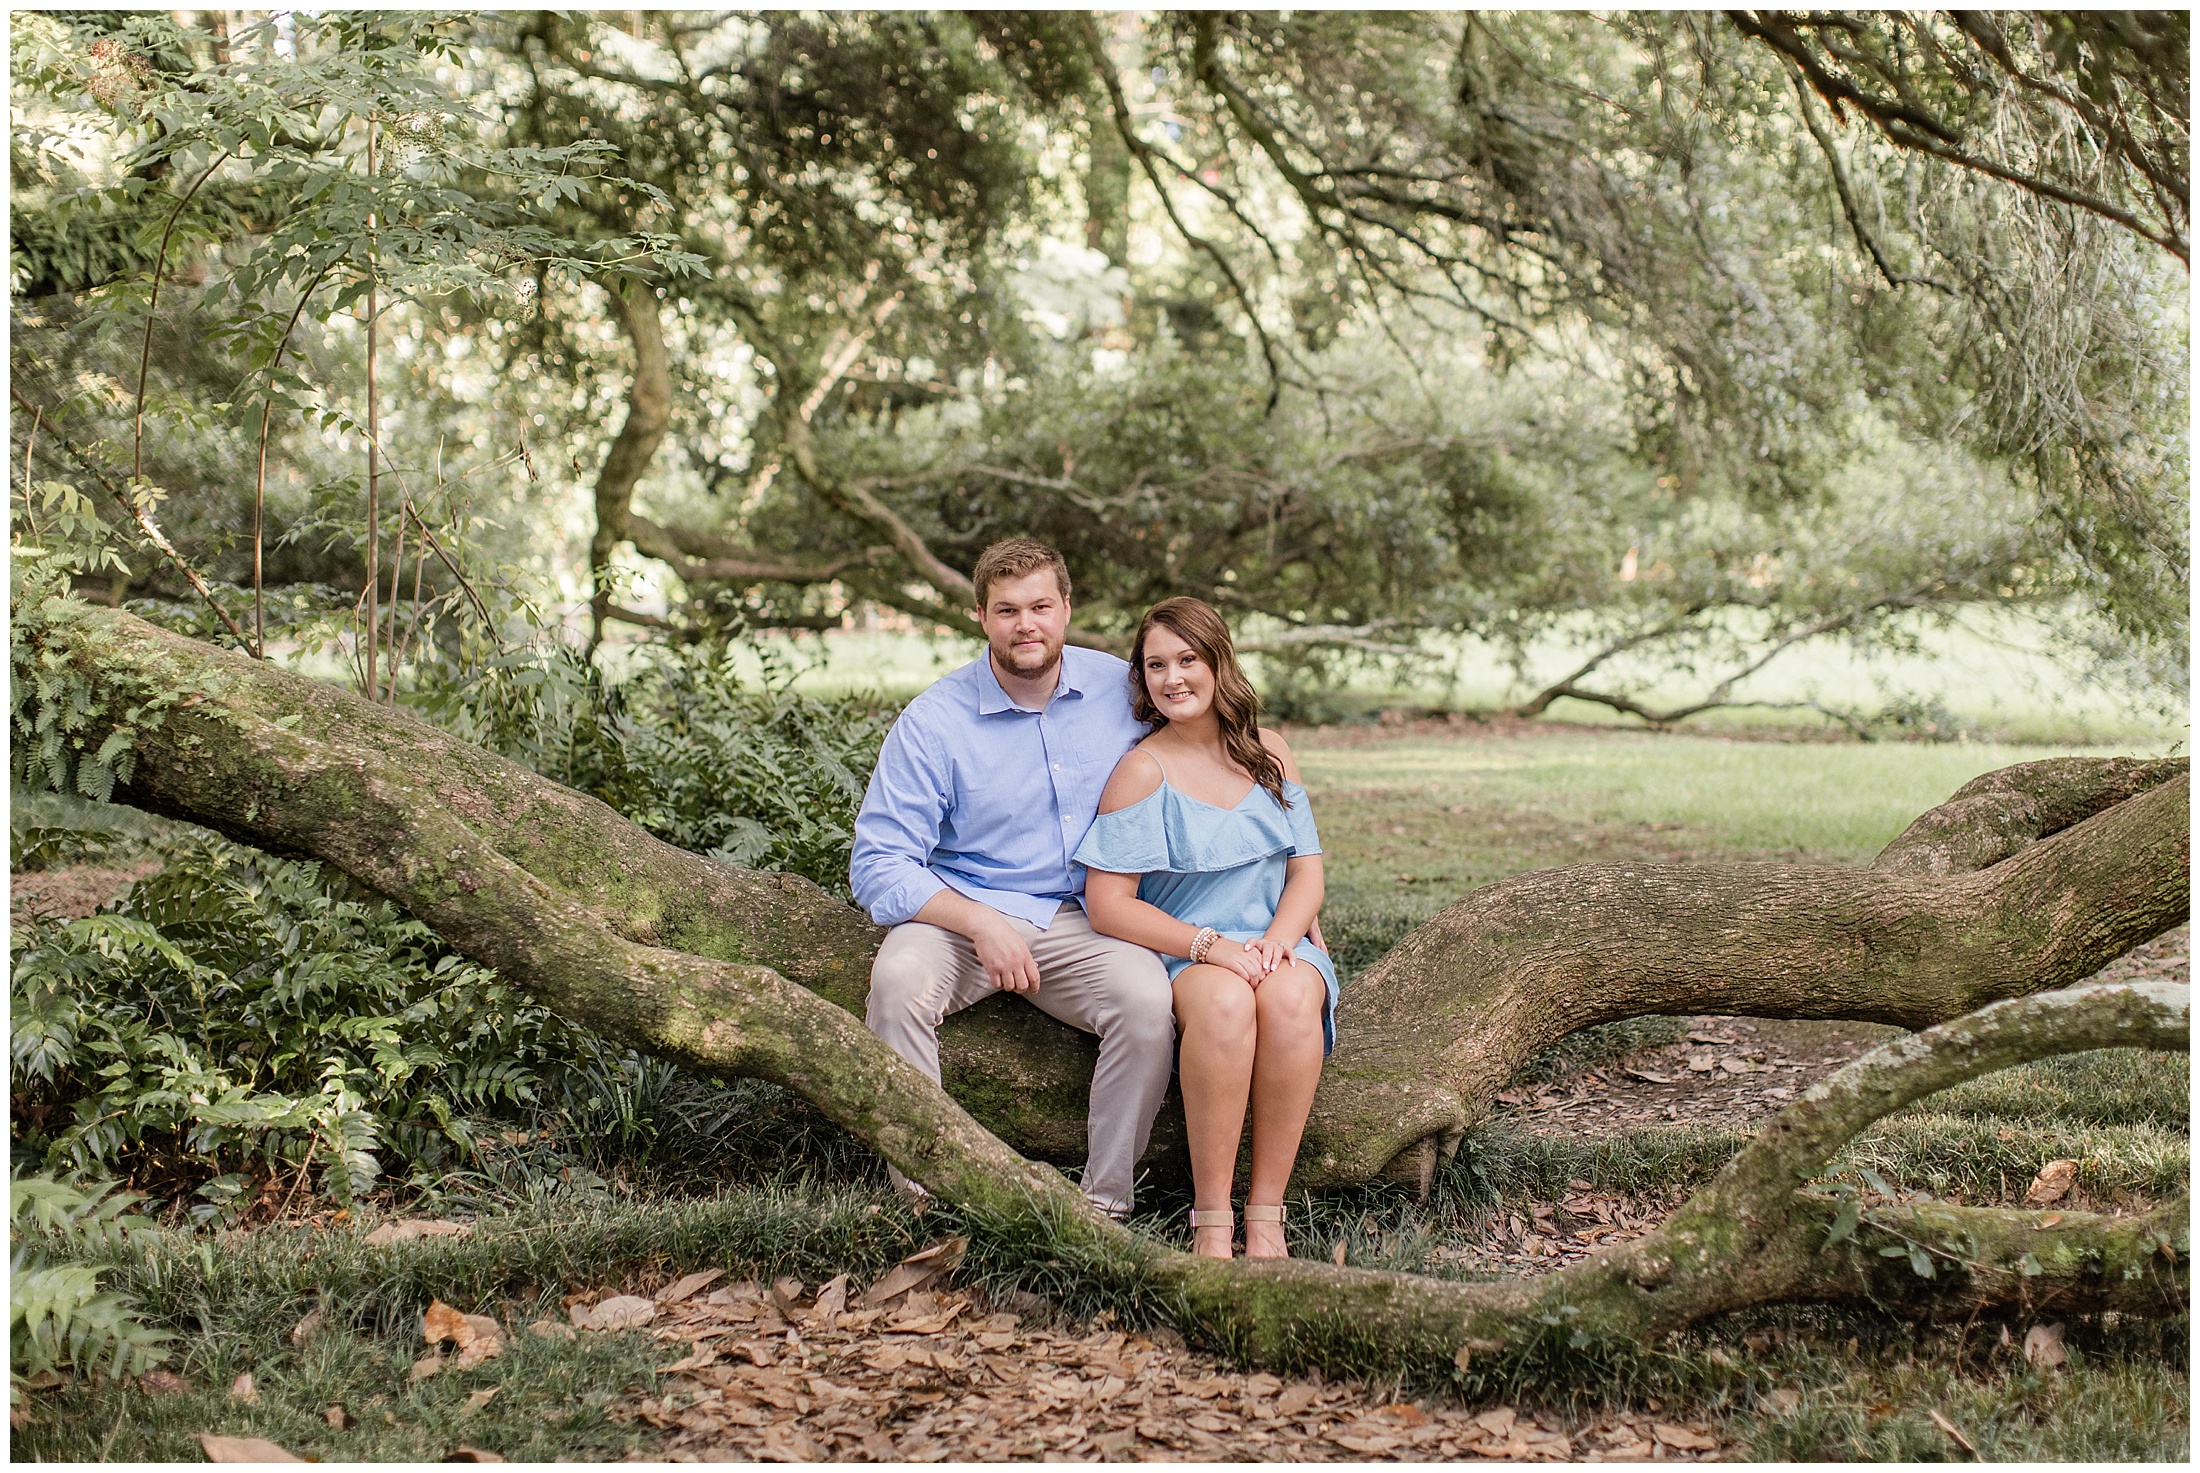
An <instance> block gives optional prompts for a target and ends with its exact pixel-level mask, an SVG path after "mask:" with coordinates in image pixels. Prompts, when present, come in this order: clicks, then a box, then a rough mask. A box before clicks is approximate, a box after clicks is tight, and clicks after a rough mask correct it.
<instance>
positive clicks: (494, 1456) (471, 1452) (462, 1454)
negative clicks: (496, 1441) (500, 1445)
mask: <svg viewBox="0 0 2200 1473" xmlns="http://www.w3.org/2000/svg"><path fill="white" fill-rule="evenodd" d="M443 1461H444V1462H446V1463H501V1462H503V1461H504V1454H502V1453H493V1452H490V1451H489V1450H488V1449H487V1448H480V1447H454V1448H452V1449H451V1450H450V1451H449V1452H448V1453H445V1454H444V1455H443Z"/></svg>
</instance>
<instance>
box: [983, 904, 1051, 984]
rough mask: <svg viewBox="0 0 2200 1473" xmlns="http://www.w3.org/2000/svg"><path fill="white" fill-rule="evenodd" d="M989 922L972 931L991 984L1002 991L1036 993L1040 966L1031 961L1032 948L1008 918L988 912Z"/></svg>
mask: <svg viewBox="0 0 2200 1473" xmlns="http://www.w3.org/2000/svg"><path fill="white" fill-rule="evenodd" d="M988 914H990V915H992V916H993V920H992V921H990V922H980V923H979V924H978V925H977V926H975V927H974V928H973V929H972V930H971V932H970V944H971V945H972V946H973V947H975V948H976V949H977V952H978V962H979V964H980V965H981V966H983V967H984V968H985V975H986V978H987V980H988V981H990V982H992V984H993V985H994V986H995V987H998V988H1000V989H1001V991H1003V992H1037V991H1038V990H1039V964H1038V963H1037V962H1035V961H1033V960H1032V959H1031V947H1030V946H1029V945H1027V944H1026V943H1025V941H1024V938H1023V935H1022V934H1021V933H1020V932H1018V931H1017V929H1016V928H1015V927H1014V926H1012V925H1010V924H1009V922H1008V920H1007V918H1006V917H1004V916H1001V915H1000V914H999V913H998V912H994V911H991V910H988Z"/></svg>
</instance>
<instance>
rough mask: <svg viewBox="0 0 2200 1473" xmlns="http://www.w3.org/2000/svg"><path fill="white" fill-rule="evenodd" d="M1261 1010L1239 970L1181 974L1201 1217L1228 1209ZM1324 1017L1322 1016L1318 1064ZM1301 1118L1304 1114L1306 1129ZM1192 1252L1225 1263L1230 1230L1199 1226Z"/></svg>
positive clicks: (1180, 1059) (1181, 1040) (1180, 1030)
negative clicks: (1256, 1009)
mask: <svg viewBox="0 0 2200 1473" xmlns="http://www.w3.org/2000/svg"><path fill="white" fill-rule="evenodd" d="M1270 980H1271V981H1272V980H1273V979H1270ZM1268 985H1269V984H1268V983H1267V982H1263V983H1262V984H1261V987H1262V988H1263V989H1266V988H1267V986H1268ZM1256 1006H1257V1002H1256V997H1255V994H1254V991H1253V989H1252V988H1251V987H1249V986H1247V985H1246V982H1245V979H1244V978H1243V977H1240V976H1239V975H1238V974H1237V973H1235V972H1232V971H1228V970H1226V969H1224V968H1222V967H1210V966H1192V967H1186V968H1185V969H1184V970H1183V971H1181V972H1179V973H1177V974H1176V1036H1177V1056H1176V1073H1177V1081H1178V1084H1179V1085H1180V1087H1181V1088H1182V1089H1183V1091H1184V1125H1185V1133H1186V1134H1187V1135H1188V1136H1189V1137H1190V1138H1191V1148H1192V1202H1193V1205H1194V1206H1195V1207H1197V1208H1198V1209H1199V1210H1200V1211H1202V1212H1215V1211H1223V1210H1227V1209H1228V1207H1229V1206H1230V1185H1231V1181H1232V1179H1233V1178H1234V1177H1235V1176H1236V1174H1237V1156H1238V1141H1239V1139H1240V1138H1241V1137H1242V1136H1243V1135H1244V1133H1245V1102H1246V1098H1247V1096H1248V1095H1249V1094H1250V1093H1251V1090H1252V1084H1253V1043H1254V1027H1255V1008H1256ZM1319 1017H1320V1015H1319V1014H1318V1013H1317V1014H1316V1019H1317V1022H1316V1027H1315V1045H1314V1046H1315V1054H1316V1058H1317V1061H1318V1059H1319V1056H1320V1050H1321V1039H1320V1024H1319V1021H1318V1020H1319ZM1308 1098H1309V1101H1311V1099H1312V1096H1311V1094H1310V1095H1309V1096H1308ZM1304 1117H1305V1111H1304V1110H1303V1109H1302V1110H1301V1111H1300V1118H1301V1122H1302V1124H1303V1122H1304ZM1192 1251H1193V1252H1195V1253H1198V1254H1201V1255H1203V1256H1205V1257H1209V1258H1228V1257H1229V1256H1230V1234H1229V1231H1228V1229H1225V1228H1199V1229H1196V1230H1195V1231H1194V1232H1193V1234H1192Z"/></svg>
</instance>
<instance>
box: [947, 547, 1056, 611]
mask: <svg viewBox="0 0 2200 1473" xmlns="http://www.w3.org/2000/svg"><path fill="white" fill-rule="evenodd" d="M1041 568H1052V569H1053V570H1054V581H1055V583H1056V584H1057V585H1058V586H1059V587H1060V588H1061V590H1062V597H1063V598H1064V599H1067V598H1068V597H1069V564H1068V563H1066V562H1064V561H1062V555H1061V554H1060V553H1058V552H1056V551H1055V550H1054V549H1053V548H1051V547H1049V546H1047V545H1046V544H1045V543H1044V542H1040V541H1037V540H1035V539H1033V538H1030V537H1009V538H1004V539H1003V540H1001V541H999V542H996V543H994V544H993V545H992V546H991V547H988V548H987V549H986V550H985V551H984V552H981V553H979V554H978V565H977V566H976V567H975V568H972V569H971V570H970V584H971V586H972V587H973V588H975V589H976V590H977V593H978V608H979V609H980V610H981V611H982V610H983V609H984V608H985V604H986V600H987V599H988V598H990V597H992V594H993V585H994V584H996V583H998V582H1000V581H1001V580H1002V579H1003V578H1021V577H1023V576H1024V574H1026V573H1036V572H1038V571H1039V570H1040V569H1041Z"/></svg>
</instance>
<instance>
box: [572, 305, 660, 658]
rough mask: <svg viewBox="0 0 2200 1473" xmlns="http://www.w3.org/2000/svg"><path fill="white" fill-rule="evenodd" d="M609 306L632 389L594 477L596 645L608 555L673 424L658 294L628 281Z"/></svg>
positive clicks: (624, 536)
mask: <svg viewBox="0 0 2200 1473" xmlns="http://www.w3.org/2000/svg"><path fill="white" fill-rule="evenodd" d="M611 300H612V301H613V302H614V303H615V304H616V305H617V307H618V309H619V320H620V322H622V323H623V324H625V326H626V335H627V340H628V341H629V342H631V343H633V345H634V386H633V387H632V388H631V389H629V390H628V391H627V396H626V422H625V423H624V424H621V425H620V426H619V433H618V437H617V438H616V439H614V440H613V441H612V442H611V449H610V451H609V453H607V454H606V455H605V456H604V458H603V468H602V469H601V470H599V471H597V473H596V531H595V535H594V536H593V537H591V538H590V539H589V544H588V566H589V569H590V571H591V574H592V576H593V578H594V588H595V592H594V596H593V597H592V598H591V599H590V601H589V607H590V613H591V615H592V620H593V629H592V637H593V638H595V639H598V640H600V639H602V638H603V621H604V616H605V613H606V611H607V610H608V609H609V608H610V605H611V584H610V578H609V569H610V566H611V555H612V553H614V552H616V551H617V550H618V546H619V544H620V543H622V542H625V541H627V540H628V539H629V538H631V537H632V536H633V530H632V527H631V525H630V522H631V518H632V509H633V505H634V486H635V483H636V482H638V481H640V480H641V478H642V473H643V472H644V471H646V470H648V469H649V462H650V459H651V457H653V456H654V455H656V453H657V447H658V446H659V445H660V444H662V443H664V438H665V430H666V428H667V427H668V426H670V425H671V423H672V369H671V365H670V363H669V361H668V360H667V359H666V357H665V329H664V322H663V319H661V318H660V317H659V316H658V315H657V289H656V287H654V286H652V285H651V284H650V283H648V282H646V281H629V282H626V283H624V284H623V285H620V286H614V287H613V288H612V289H611Z"/></svg>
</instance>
